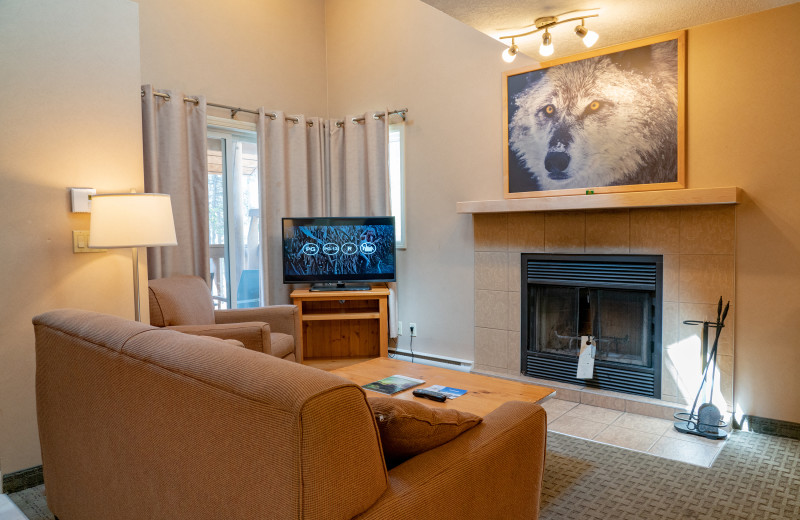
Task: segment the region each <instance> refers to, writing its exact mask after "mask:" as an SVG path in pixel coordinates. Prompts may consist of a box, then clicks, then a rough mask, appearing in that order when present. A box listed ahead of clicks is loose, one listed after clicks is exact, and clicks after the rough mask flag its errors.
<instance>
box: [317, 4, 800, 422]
mask: <svg viewBox="0 0 800 520" xmlns="http://www.w3.org/2000/svg"><path fill="white" fill-rule="evenodd" d="M326 10H327V24H328V26H327V34H328V42H327V43H328V57H329V92H328V95H329V102H330V105H329V108H330V110H331V111H332V112H333V113H341V112H347V111H352V110H355V109H356V108H357V107H356V105H358V107H359V108H360V107H363V106H364V104H365V103H366V104H367V105H376V106H382V105H389V106H407V107H408V108H409V109H410V112H409V116H410V117H409V119H410V122H409V126H408V134H407V170H408V172H407V175H408V177H407V179H406V197H407V208H406V209H407V213H408V218H409V222H408V237H409V238H408V250H407V251H406V252H404V253H403V254H401V256H400V259H399V264H400V265H399V267H400V275H399V280H400V283H399V287H400V291H399V292H400V298H401V303H400V313H399V314H400V318H401V319H402V320H403V321H404V323H408V322H409V321H415V322H416V323H417V327H418V329H419V336H418V337H417V338H416V339H415V341H414V347H415V349H416V348H418V349H419V350H421V351H425V352H431V353H435V354H442V355H449V356H454V357H461V358H468V359H472V357H473V342H474V338H473V332H472V330H473V326H474V321H475V320H474V317H473V309H474V297H473V289H474V282H473V260H472V240H473V239H472V222H471V218H470V217H469V216H467V215H457V214H456V213H455V203H456V202H457V201H464V200H481V199H499V198H502V185H501V182H502V164H501V160H502V159H501V155H500V153H501V146H502V143H501V137H500V136H501V134H500V128H501V119H502V111H501V104H500V96H501V78H500V72H501V70H502V68H503V63H502V62H501V61H500V60H499V56H498V54H499V53H500V50H501V49H502V46H500V44H497V43H496V42H494V41H492V40H489V39H488V38H487V37H484V36H483V35H481V34H478V33H477V32H476V31H474V30H471V29H469V28H467V27H465V26H462V25H460V24H458V23H455V22H454V21H453V20H452V19H449V18H448V17H446V16H443V15H442V14H441V13H439V12H438V11H435V10H433V9H431V8H429V7H428V6H427V5H424V4H421V3H420V2H416V1H413V0H393V1H384V2H370V1H367V0H328V1H327V2H326ZM798 23H800V5H798V4H794V5H792V6H788V7H784V8H779V9H776V10H773V11H768V12H765V13H761V14H756V15H752V16H747V17H743V18H739V19H733V20H729V21H724V22H719V23H715V24H710V25H704V26H701V27H698V28H693V29H690V30H689V35H688V75H687V77H688V118H687V128H688V135H687V139H688V145H687V151H688V156H687V157H688V159H687V161H688V164H687V179H688V186H689V187H711V186H730V185H737V186H741V187H743V188H744V190H745V193H746V194H747V195H746V200H745V202H744V203H743V204H742V205H741V206H740V207H739V208H738V209H737V211H736V216H737V218H736V225H737V233H738V240H737V249H736V258H737V265H736V301H737V306H736V309H735V320H736V338H735V343H736V348H737V351H736V369H735V370H736V372H735V395H736V399H737V401H738V403H739V405H740V407H741V409H742V410H743V411H745V412H747V413H750V414H754V415H759V416H764V417H770V418H776V419H782V420H788V421H793V422H800V406H798V405H797V403H796V398H795V396H796V395H797V394H798V393H800V378H798V377H796V376H795V373H794V372H795V369H796V367H798V366H800V348H798V347H797V340H796V338H795V334H794V329H795V324H796V322H797V318H796V316H797V315H798V314H800V267H799V266H800V261H798V260H797V259H798V258H800V255H798V252H800V251H799V250H800V211H798V210H797V203H796V201H795V196H796V194H797V193H800V175H798V171H797V165H796V164H797V144H796V140H797V135H800V131H798V130H800V129H798V126H799V125H800V117H798V116H799V115H800V114H798V111H800V105H799V104H798V103H797V102H796V94H797V80H796V78H795V76H796V71H797V70H798V68H800V49H798V46H800V41H798V39H797V38H796V37H795V36H794V34H795V33H794V30H793V27H794V26H796V25H797V24H798ZM756 40H758V41H759V44H758V45H754V46H752V48H751V45H752V42H754V41H756ZM365 49H371V50H370V51H369V52H368V51H365ZM518 65H519V66H521V65H525V63H524V62H518V63H517V64H515V66H518ZM709 240H714V237H709ZM407 341H408V336H407V335H406V336H404V337H403V338H401V342H400V346H401V348H407V347H408V343H407Z"/></svg>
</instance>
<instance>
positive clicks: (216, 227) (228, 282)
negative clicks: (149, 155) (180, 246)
mask: <svg viewBox="0 0 800 520" xmlns="http://www.w3.org/2000/svg"><path fill="white" fill-rule="evenodd" d="M250 126H252V127H253V129H252V130H251V129H250ZM254 130H255V128H254V125H252V124H250V125H248V124H247V123H244V124H242V122H240V121H231V120H226V119H220V120H217V119H216V118H212V117H209V128H208V232H209V237H208V239H209V240H208V241H209V256H210V258H211V282H212V283H211V294H212V297H213V299H214V307H215V308H217V309H231V308H242V307H258V306H260V305H261V302H262V301H263V298H262V296H261V295H262V289H261V287H260V284H261V282H260V281H261V213H260V209H259V194H258V152H257V148H256V135H255V131H254Z"/></svg>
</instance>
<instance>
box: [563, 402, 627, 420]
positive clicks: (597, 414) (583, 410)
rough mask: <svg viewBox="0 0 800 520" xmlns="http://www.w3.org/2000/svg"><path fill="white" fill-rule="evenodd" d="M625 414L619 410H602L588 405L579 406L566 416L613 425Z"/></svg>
mask: <svg viewBox="0 0 800 520" xmlns="http://www.w3.org/2000/svg"><path fill="white" fill-rule="evenodd" d="M622 413H623V412H621V411H619V410H609V409H607V408H600V407H599V406H590V405H588V404H579V405H578V406H576V407H575V408H573V409H572V410H570V411H569V412H567V414H566V415H568V416H571V417H579V418H581V419H586V420H589V421H593V422H598V423H603V424H611V423H613V422H614V421H615V420H617V419H618V418H619V416H621V415H622Z"/></svg>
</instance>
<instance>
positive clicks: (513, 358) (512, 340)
mask: <svg viewBox="0 0 800 520" xmlns="http://www.w3.org/2000/svg"><path fill="white" fill-rule="evenodd" d="M507 338H508V344H507V345H506V349H507V353H506V359H507V362H508V372H509V374H512V373H513V374H519V373H521V372H522V367H521V358H522V352H521V349H522V347H521V341H522V339H521V334H520V332H519V331H518V330H517V331H509V332H508V336H507Z"/></svg>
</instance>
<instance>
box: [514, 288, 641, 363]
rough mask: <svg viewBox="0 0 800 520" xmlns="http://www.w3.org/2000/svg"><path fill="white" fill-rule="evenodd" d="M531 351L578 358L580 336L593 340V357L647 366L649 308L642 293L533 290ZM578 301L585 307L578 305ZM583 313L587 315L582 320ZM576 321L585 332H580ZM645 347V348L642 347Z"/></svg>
mask: <svg viewBox="0 0 800 520" xmlns="http://www.w3.org/2000/svg"><path fill="white" fill-rule="evenodd" d="M529 290H530V291H531V292H533V293H534V294H533V295H532V296H533V298H535V301H536V302H539V303H538V304H537V305H536V306H535V310H534V306H531V312H535V313H536V316H535V319H533V320H529V323H536V324H538V326H536V327H535V329H536V332H535V334H536V349H537V350H538V351H540V352H549V353H553V354H566V355H572V356H577V355H578V354H580V348H581V338H580V336H581V335H583V333H584V332H586V333H588V334H586V335H590V336H594V338H595V344H596V346H597V354H596V356H595V359H597V360H604V361H612V362H615V363H628V364H632V365H639V366H645V367H649V366H652V352H651V349H650V345H651V343H650V341H651V338H650V331H651V328H652V327H651V323H652V305H651V303H650V301H649V300H650V298H649V295H648V294H647V293H643V292H639V291H620V290H606V289H588V290H586V289H580V288H577V287H553V286H535V287H531V288H530V289H529ZM581 300H583V301H587V302H588V306H587V305H581V304H580V302H581ZM582 312H583V313H586V312H588V316H585V317H584V316H583V315H582ZM581 322H583V323H584V329H585V324H586V323H587V322H590V325H591V328H590V329H588V330H586V329H585V330H581ZM643 346H646V348H643Z"/></svg>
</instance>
